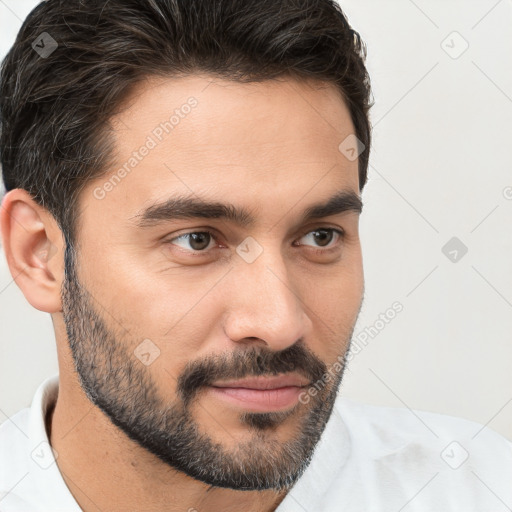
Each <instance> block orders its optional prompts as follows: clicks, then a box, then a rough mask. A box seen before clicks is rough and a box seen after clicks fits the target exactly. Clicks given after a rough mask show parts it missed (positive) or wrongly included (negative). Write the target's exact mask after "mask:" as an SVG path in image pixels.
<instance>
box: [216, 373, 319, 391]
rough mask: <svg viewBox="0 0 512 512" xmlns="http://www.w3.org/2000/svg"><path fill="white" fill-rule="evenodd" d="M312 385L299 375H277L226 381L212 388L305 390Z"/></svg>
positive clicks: (217, 383)
mask: <svg viewBox="0 0 512 512" xmlns="http://www.w3.org/2000/svg"><path fill="white" fill-rule="evenodd" d="M309 384H310V382H309V381H308V380H307V379H305V378H304V377H301V376H300V375H297V374H289V375H276V376H272V377H265V376H258V377H248V378H246V379H238V380H226V381H221V382H215V383H213V384H212V387H216V388H245V389H259V390H262V389H278V388H286V387H290V386H293V387H299V388H303V387H306V386H308V385H309Z"/></svg>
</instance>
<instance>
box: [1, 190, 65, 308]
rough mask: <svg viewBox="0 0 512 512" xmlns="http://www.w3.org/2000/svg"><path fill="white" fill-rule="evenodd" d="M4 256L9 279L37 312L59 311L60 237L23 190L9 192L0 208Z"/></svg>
mask: <svg viewBox="0 0 512 512" xmlns="http://www.w3.org/2000/svg"><path fill="white" fill-rule="evenodd" d="M0 226H1V231H2V242H3V248H4V251H5V257H6V260H7V264H8V266H9V270H10V273H11V276H12V277H13V279H14V281H15V282H16V284H17V285H18V287H19V288H20V290H21V291H22V293H23V295H24V296H25V298H26V299H27V300H28V302H29V303H30V304H31V305H32V306H33V307H34V308H36V309H38V310H39V311H44V312H47V313H57V312H60V311H62V305H61V297H60V290H61V283H62V278H63V268H62V261H61V259H62V258H61V255H62V247H63V243H62V240H63V237H62V233H61V231H60V229H59V228H58V226H57V223H56V221H55V219H54V218H53V217H52V215H51V214H50V213H49V212H48V211H47V210H46V209H45V208H44V207H42V206H40V205H39V204H37V203H36V202H35V201H34V199H33V198H32V196H31V195H30V194H29V193H28V192H27V191H26V190H23V189H14V190H11V191H9V192H8V193H7V194H6V195H5V197H4V199H3V201H2V207H1V209H0Z"/></svg>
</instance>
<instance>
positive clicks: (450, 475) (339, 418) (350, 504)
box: [0, 375, 512, 512]
mask: <svg viewBox="0 0 512 512" xmlns="http://www.w3.org/2000/svg"><path fill="white" fill-rule="evenodd" d="M57 393H58V375H54V376H53V377H50V378H48V379H46V380H45V381H44V382H43V383H42V384H41V385H40V386H39V388H38V389H37V391H36V393H35V396H34V399H33V401H32V405H31V407H30V408H25V409H23V410H21V411H20V412H18V413H17V414H15V415H14V416H12V417H11V418H10V419H8V420H7V421H5V422H4V423H3V424H2V425H1V426H0V511H1V512H35V511H38V512H39V511H41V512H80V510H81V509H80V507H79V506H78V504H77V503H76V501H75V499H74V498H73V495H72V494H71V493H70V491H69V489H68V487H67V486H66V483H65V482H64V480H63V478H62V475H61V474H60V472H59V468H58V466H57V464H56V463H55V456H54V454H53V452H52V449H51V447H50V445H49V443H48V436H47V433H46V429H45V422H44V418H45V415H46V411H47V409H48V407H49V406H50V405H51V404H52V403H53V402H55V400H56V398H57ZM57 458H58V454H57ZM507 510H509V511H510V510H512V443H511V442H510V441H508V440H506V439H505V438H503V437H501V436H500V435H498V434H497V433H495V432H493V431H492V430H490V429H488V428H484V427H482V426H481V425H479V424H477V423H474V422H470V421H467V420H463V419H459V418H453V417H451V416H445V415H441V414H434V413H427V412H419V411H412V410H408V409H395V408H389V407H378V406H371V405H366V404H360V403H357V402H354V401H352V400H348V399H346V398H342V397H339V398H338V400H337V402H336V404H335V407H334V409H333V413H332V415H331V417H330V419H329V422H328V423H327V427H326V429H325V431H324V433H323V434H322V437H321V439H320V441H319V443H318V445H317V448H316V450H315V453H314V456H313V460H312V461H311V464H310V465H309V466H308V468H307V470H306V472H305V473H304V474H303V475H302V477H301V478H300V479H299V481H298V482H297V483H296V484H295V486H294V487H293V488H292V490H291V491H290V492H289V493H288V495H287V496H286V498H285V499H284V500H283V501H282V503H281V504H280V505H279V507H278V508H277V512H356V511H357V512H402V511H403V512H427V511H428V512H447V511H454V512H455V511H456V512H506V511H507Z"/></svg>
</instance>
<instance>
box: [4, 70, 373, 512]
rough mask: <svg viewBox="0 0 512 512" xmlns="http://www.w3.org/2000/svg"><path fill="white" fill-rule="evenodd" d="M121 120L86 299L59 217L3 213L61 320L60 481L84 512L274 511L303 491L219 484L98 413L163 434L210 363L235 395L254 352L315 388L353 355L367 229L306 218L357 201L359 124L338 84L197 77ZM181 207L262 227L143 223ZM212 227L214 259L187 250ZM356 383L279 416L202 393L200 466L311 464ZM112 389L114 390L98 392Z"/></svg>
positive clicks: (85, 217)
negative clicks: (253, 250)
mask: <svg viewBox="0 0 512 512" xmlns="http://www.w3.org/2000/svg"><path fill="white" fill-rule="evenodd" d="M190 96H194V97H195V98H196V99H197V101H198V104H197V106H196V107H195V108H194V109H192V111H191V112H190V113H189V114H188V115H187V116H185V117H184V118H183V119H181V120H180V122H179V124H178V125H177V126H175V127H174V129H173V131H172V132H171V133H170V134H168V135H166V136H165V137H164V138H163V140H162V141H161V142H160V143H159V144H158V145H157V146H156V147H155V148H154V149H152V150H151V151H150V152H149V153H148V155H147V156H145V157H144V159H142V160H141V161H140V162H139V163H138V164H137V166H136V167H135V168H134V169H133V170H132V171H131V172H130V173H129V174H128V175H127V176H125V177H124V178H123V179H122V180H121V181H120V182H119V183H117V184H116V186H114V187H113V188H112V189H111V190H109V192H108V193H107V194H106V195H105V197H104V198H102V199H98V198H97V195H98V194H96V197H95V195H94V190H97V189H98V187H102V186H103V185H104V184H105V182H106V181H107V180H108V179H109V177H111V176H112V175H113V174H114V173H115V172H116V171H117V170H118V169H119V168H120V167H121V166H122V165H123V164H124V163H125V162H126V161H127V160H128V159H129V158H130V156H131V154H132V152H133V151H134V150H135V149H137V148H140V146H142V145H143V144H144V142H145V140H146V138H147V136H148V134H151V132H152V130H154V128H155V126H157V125H158V124H159V123H160V122H162V121H163V120H165V119H168V118H169V116H170V115H171V113H172V112H173V111H174V110H175V109H176V108H178V107H179V106H180V105H183V104H184V103H185V102H186V101H187V98H189V97H190ZM111 121H112V122H111V124H112V130H113V132H112V133H113V135H114V136H115V141H116V157H115V165H113V167H112V169H111V170H109V172H108V173H107V174H106V175H105V176H103V177H101V178H99V179H96V180H94V181H92V182H90V183H89V184H88V185H87V187H86V188H85V189H84V191H83V192H82V194H81V196H80V200H79V205H78V206H79V208H80V211H81V212H82V214H81V217H80V224H79V230H78V233H79V235H78V246H77V251H76V254H77V256H76V258H77V261H76V262H75V267H74V268H75V270H76V275H75V276H74V278H75V279H76V280H75V281H74V284H75V286H72V285H71V284H70V283H69V282H68V283H67V284H66V281H65V276H64V267H65V258H64V250H65V242H64V238H63V235H62V232H61V231H60V229H59V227H58V225H57V223H56V221H55V219H54V218H53V217H52V216H51V215H50V214H49V213H48V212H47V211H46V210H45V209H44V208H43V207H41V206H39V205H38V204H37V203H35V202H34V201H33V200H32V198H31V197H30V195H29V194H28V193H26V192H25V191H23V190H21V189H16V190H12V191H10V192H9V193H8V194H6V196H5V197H4V201H3V204H2V209H1V227H2V238H3V244H4V248H5V253H6V257H7V261H8V264H9V267H10V271H11V274H12V275H13V277H14V276H16V283H17V285H18V286H19V287H20V289H21V290H22V292H23V293H24V295H25V297H26V298H27V300H28V301H29V302H30V304H31V305H32V306H34V307H35V308H36V309H38V310H40V311H45V312H48V313H50V314H51V316H52V321H53V325H54V328H55V337H56V342H57V350H58V362H59V370H60V381H59V395H58V400H57V403H56V406H55V409H54V410H53V411H52V413H51V414H50V415H49V416H48V418H47V429H48V431H49V438H50V442H51V445H52V447H53V448H54V449H55V450H56V451H57V453H58V458H57V464H58V466H59V469H60V471H61V473H62V475H63V478H64V480H65V482H66V484H67V485H68V487H69V489H70V491H71V492H72V494H73V495H74V497H75V499H76V500H77V502H78V503H79V505H80V507H81V508H82V509H83V510H84V511H86V512H89V511H96V510H109V511H113V512H116V511H126V510H141V511H142V510H144V511H150V510H151V511H152V510H162V511H163V510H166V511H178V510H180V511H193V510H197V511H199V512H202V511H217V510H223V511H231V510H233V511H234V510H237V511H238V510H247V511H253V512H257V511H272V510H275V509H276V508H277V506H278V504H279V503H280V502H281V501H282V500H283V498H284V497H285V495H286V494H287V492H288V488H286V487H281V488H279V486H277V487H276V488H267V489H263V488H260V489H254V490H244V491H242V490H238V489H233V488H229V487H227V486H226V487H219V486H215V485H209V484H208V483H206V482H205V481H201V480H198V479H197V478H194V477H193V476H190V475H189V474H187V473H186V472H184V471H180V470H177V469H176V468H175V467H173V466H172V464H170V463H169V461H164V460H162V459H161V458H160V457H158V456H156V455H155V453H153V452H152V451H151V450H148V449H147V446H144V443H141V442H138V441H136V440H134V439H132V438H130V437H129V436H128V435H127V434H126V431H125V430H124V429H123V428H120V427H119V426H117V425H116V424H114V422H112V421H111V418H110V417H109V415H108V413H105V411H104V410H102V408H100V407H98V405H96V404H95V403H94V400H95V397H98V396H100V395H101V394H102V393H103V397H104V398H106V400H108V401H110V405H112V406H114V405H119V403H120V402H121V401H124V402H123V403H127V404H128V406H129V410H130V411H132V413H133V414H132V416H131V417H139V418H141V419H142V420H144V419H145V420H147V422H148V423H147V424H146V426H147V427H148V428H149V426H151V425H154V423H151V421H152V420H156V419H157V418H160V419H162V418H163V415H162V416H158V414H160V412H159V411H160V409H158V407H162V410H163V409H165V410H166V411H167V412H169V418H171V417H172V418H175V417H180V416H179V415H180V414H181V415H183V414H184V411H185V409H184V408H183V407H182V406H183V401H182V400H180V396H181V395H180V394H179V392H178V388H179V382H183V381H180V378H181V379H183V377H184V376H186V375H189V374H190V373H187V372H188V371H189V370H190V369H192V370H194V369H198V368H202V367H201V366H200V365H201V364H202V363H204V362H205V361H210V362H211V364H212V366H211V368H210V369H211V372H212V373H211V375H212V376H213V377H214V378H215V379H219V378H220V379H222V378H223V377H231V376H233V375H234V373H233V372H234V369H235V367H236V364H237V363H240V361H242V357H243V355H244V354H245V355H246V356H247V357H248V359H247V365H246V366H242V368H252V364H253V363H254V364H255V361H256V355H257V354H266V355H267V356H268V359H265V361H266V363H268V366H265V368H264V373H265V375H269V372H267V370H269V371H270V369H271V363H276V361H278V359H277V354H288V353H290V354H291V355H292V359H291V360H292V362H293V363H294V368H295V369H296V370H298V371H299V373H302V375H305V376H307V377H308V378H309V379H310V380H313V379H314V378H315V380H316V377H317V376H318V375H321V374H322V370H323V371H325V369H327V368H330V367H331V366H332V365H333V364H334V363H335V362H336V361H337V360H339V357H342V356H343V355H344V354H345V353H346V351H347V349H348V347H349V343H350V338H351V336H352V332H353V329H354V325H355V323H356V320H357V316H358V313H359V310H360V308H361V304H362V300H363V293H364V278H363V266H362V255H361V246H360V240H359V227H358V223H359V213H358V212H356V211H346V212H344V213H340V214H336V215H332V216H329V217H324V218H321V219H315V220H312V221H308V222H307V223H305V224H304V223H300V218H301V214H302V212H303V211H304V210H305V209H306V208H308V207H309V206H311V205H313V204H316V203H321V202H325V201H327V199H328V198H330V197H331V196H332V195H333V194H334V193H335V192H336V191H339V190H347V191H352V192H354V193H355V194H357V195H359V182H358V172H357V160H355V161H351V160H349V159H347V158H345V156H344V155H343V154H342V153H341V152H340V151H339V149H338V146H339V144H340V142H342V141H343V140H344V139H345V138H346V137H347V136H348V135H349V134H352V133H354V127H353V124H352V121H351V119H350V114H349V112H348V109H347V107H346V105H345V103H344V102H343V100H342V98H341V95H340V93H339V91H338V90H337V89H336V88H335V87H334V86H333V85H331V84H322V83H319V82H309V81H305V80H300V81H297V80H296V79H293V78H281V79H280V80H273V81H265V82H261V83H253V84H241V83H236V82H230V81H226V80H220V79H213V78H212V77H210V76H207V75H199V74H198V75H194V76H189V77H184V78H180V79H174V78H173V79H162V78H158V79H156V78H151V79H148V80H146V81H145V82H143V83H142V84H140V85H139V86H138V87H137V89H136V90H135V91H134V92H133V94H132V95H131V96H130V98H129V99H128V101H127V103H126V105H125V108H124V110H123V111H122V112H121V113H120V114H119V115H118V116H116V117H115V118H113V119H112V120H111ZM176 194H187V195H193V196H194V197H201V198H204V199H208V200H217V201H220V202H227V201H228V202H230V203H232V204H234V205H236V206H239V207H244V208H246V209H247V210H248V211H249V212H250V213H251V214H252V215H253V216H254V217H255V223H254V224H253V225H251V226H249V227H241V226H238V225H236V224H235V223H233V222H231V221H227V220H225V219H180V220H169V221H166V222H162V223H160V224H155V225H154V226H151V227H146V228H140V227H138V226H137V225H136V219H137V218H138V217H137V214H138V213H139V212H140V211H141V210H142V209H143V208H145V207H147V206H148V205H150V204H152V203H153V202H155V201H158V200H163V199H167V198H168V197H171V196H175V195H176ZM321 228H334V229H341V230H343V231H344V232H345V235H344V237H343V238H340V237H337V235H336V233H332V239H331V238H329V237H327V238H326V241H325V245H326V246H327V247H324V246H323V245H321V243H322V239H321V238H315V236H314V233H315V231H316V230H318V229H321ZM205 229H207V230H209V231H212V233H213V234H214V238H211V239H210V240H211V241H210V243H209V244H208V240H207V241H206V243H205V244H204V245H208V247H207V249H206V250H204V249H203V251H205V252H201V253H200V254H199V251H194V247H197V246H198V245H194V244H193V243H192V245H191V238H190V237H188V238H187V237H185V238H180V239H179V240H177V239H176V237H178V236H180V235H183V234H185V233H197V232H200V233H201V232H204V231H205ZM328 234H329V233H328ZM249 236H250V237H252V238H253V239H254V240H256V241H257V243H258V244H259V245H260V246H261V248H262V249H263V252H262V253H261V254H260V255H259V256H258V257H257V258H256V259H255V260H254V261H253V262H251V263H248V262H247V261H245V260H244V259H243V258H242V257H240V255H239V254H238V253H237V252H236V248H237V247H238V246H239V245H240V244H241V243H242V242H243V241H244V240H245V239H246V238H247V237H249ZM171 239H173V240H172V242H170V240H171ZM329 248H334V249H331V250H330V251H327V249H329ZM315 250H320V252H319V253H315ZM321 251H323V253H322V252H321ZM194 252H196V255H193V253H194ZM62 287H64V294H62V293H61V292H62ZM80 291H81V292H82V295H80ZM78 306H80V307H78ZM81 320H83V322H81ZM95 322H96V324H95ZM93 325H96V327H97V328H96V330H95V329H93V328H92V326H93ZM66 327H68V331H66ZM102 328H103V330H102ZM70 333H71V336H70ZM70 338H71V339H70ZM147 339H149V340H151V343H152V344H153V345H150V346H151V347H158V350H159V354H158V357H156V358H155V359H154V361H152V362H151V364H149V365H145V364H142V363H141V361H140V359H138V358H137V357H136V356H135V355H134V351H135V350H136V349H137V347H138V346H139V345H140V343H141V342H142V341H143V340H147ZM70 344H71V345H72V346H74V347H75V348H74V350H71V348H70ZM151 350H153V349H151ZM222 357H225V358H226V359H225V361H226V363H225V365H224V366H222V365H221V361H222ZM77 363H78V366H79V371H78V372H77V370H76V367H75V364H77ZM266 363H265V364H266ZM187 364H188V365H189V366H187ZM276 364H278V363H276ZM315 364H316V366H315ZM278 367H279V368H281V367H280V366H279V365H278ZM113 369H117V375H118V376H119V380H118V381H116V379H115V377H113V375H114V374H116V373H115V372H114V371H113ZM127 369H132V370H133V373H131V374H128V373H126V372H128V370H127ZM317 371H320V373H319V374H317V373H315V372H317ZM123 372H124V373H123ZM199 373H200V372H199ZM248 375H249V373H246V374H244V376H248ZM341 376H342V372H338V377H337V379H335V380H334V381H333V382H330V383H327V384H326V385H325V387H324V388H323V390H322V391H321V392H320V393H318V395H316V396H312V397H311V399H310V401H309V402H308V403H307V404H306V403H304V404H303V403H300V402H298V403H296V404H295V405H294V407H293V409H292V408H290V407H289V408H288V409H286V410H283V411H282V413H281V414H276V415H266V416H265V415H260V416H258V415H257V414H254V411H252V412H253V414H252V415H251V414H250V413H251V411H248V410H247V409H244V408H243V407H241V406H239V405H233V404H231V403H227V402H225V401H223V400H221V399H219V398H218V397H216V396H215V395H213V394H212V393H210V392H209V388H207V387H206V386H201V385H196V388H194V389H193V391H194V393H191V395H190V397H191V401H190V403H189V404H188V406H187V409H186V412H187V414H188V419H189V420H190V422H192V424H194V425H196V426H197V427H198V429H199V431H200V432H201V433H202V434H204V435H206V436H207V438H208V439H209V440H210V441H211V444H209V445H202V448H203V449H202V450H200V451H201V453H203V452H204V454H205V457H206V456H207V455H209V453H210V452H209V451H208V449H210V450H211V449H213V448H212V446H214V445H217V449H218V450H220V452H219V453H221V454H222V461H224V462H225V463H226V467H225V468H224V469H225V470H226V471H228V470H230V469H231V470H233V467H230V466H229V465H228V463H229V462H230V461H232V462H233V463H234V464H236V463H237V462H240V461H247V463H248V466H247V467H248V468H249V471H256V469H257V467H256V465H255V464H254V463H251V462H250V461H255V460H259V461H260V467H259V470H260V473H259V474H260V476H261V475H265V474H267V473H268V472H269V471H270V470H271V467H272V464H271V460H272V453H277V454H278V458H279V456H281V455H283V454H286V453H288V452H285V451H284V448H283V447H285V446H291V444H290V443H293V442H294V441H295V445H294V447H295V449H296V451H295V452H294V453H295V455H296V456H299V455H300V457H302V456H303V457H304V458H305V459H306V458H307V457H306V456H307V454H308V450H307V449H306V448H307V443H308V442H309V443H311V444H312V446H311V450H310V451H312V449H313V448H314V445H315V444H316V442H317V440H318V436H319V435H320V434H321V432H322V431H323V428H324V426H325V424H324V421H327V419H328V418H329V416H330V412H331V408H332V404H333V401H334V398H335V396H336V392H337V389H338V387H339V385H340V382H341ZM101 378H104V379H106V381H108V382H109V383H110V385H109V384H107V385H104V386H103V387H102V388H101V389H100V385H99V382H100V379H101ZM87 379H89V381H88V384H90V385H91V386H92V387H93V388H94V389H90V390H89V394H88V393H86V391H84V389H83V387H82V386H81V383H82V384H84V382H85V381H86V380H87ZM95 393H96V394H95ZM322 404H323V405H322ZM156 406H158V407H156ZM173 407H174V408H173ZM315 407H316V409H315ZM111 412H112V413H113V414H117V413H119V409H115V407H113V408H112V410H111ZM171 412H172V415H171V414H170V413H171ZM162 414H163V413H162ZM134 415H135V416H134ZM137 415H138V416H137ZM128 416H129V415H128ZM258 418H259V419H260V420H261V421H260V423H258ZM312 418H317V420H318V422H317V424H316V426H315V429H316V437H315V435H311V433H310V434H308V435H305V434H304V427H305V425H306V424H307V421H308V420H309V421H310V422H311V421H312ZM142 420H141V421H142ZM309 425H313V423H310V424H309ZM126 428H129V427H126ZM169 428H170V427H169ZM148 432H149V433H150V434H153V433H154V429H150V430H148ZM301 433H302V437H301ZM203 437H204V436H203ZM189 441H190V439H189ZM191 442H192V443H194V442H195V443H196V444H192V445H191V446H193V447H196V448H197V447H198V446H199V445H198V444H197V442H198V440H197V439H192V440H191ZM300 447H302V448H304V451H303V452H301V451H300ZM237 449H238V451H236V452H235V450H237ZM187 453H189V452H187ZM190 453H194V452H190ZM195 453H198V451H196V452H195ZM290 453H291V452H290ZM281 458H282V457H281ZM282 460H285V461H286V458H284V459H283V458H282ZM98 461H101V463H98ZM295 462H296V463H297V462H300V461H295ZM302 462H304V465H305V466H307V461H306V460H304V461H302ZM219 463H220V462H219ZM283 464H284V465H283V467H282V468H281V469H282V470H283V471H284V470H287V469H290V471H292V470H293V469H296V470H297V471H298V469H299V467H298V466H297V467H295V466H294V464H293V463H292V460H291V459H290V460H288V461H287V462H283ZM295 465H297V464H295ZM303 469H304V468H303ZM284 472H285V473H286V471H284ZM269 474H271V473H269ZM295 476H297V475H295ZM270 480H271V479H270ZM106 482H108V485H106Z"/></svg>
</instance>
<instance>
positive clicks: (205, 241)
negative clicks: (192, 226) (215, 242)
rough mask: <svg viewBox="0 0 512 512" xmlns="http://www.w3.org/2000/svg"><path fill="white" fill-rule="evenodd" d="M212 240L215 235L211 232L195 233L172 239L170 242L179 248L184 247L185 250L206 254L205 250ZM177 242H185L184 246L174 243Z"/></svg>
mask: <svg viewBox="0 0 512 512" xmlns="http://www.w3.org/2000/svg"><path fill="white" fill-rule="evenodd" d="M212 239H213V235H212V233H210V232H209V231H193V232H190V233H184V234H182V235H180V236H177V237H176V238H172V239H171V240H169V243H173V245H178V247H182V248H183V249H185V250H192V251H199V252H205V251H204V250H205V249H206V248H207V247H208V246H209V245H210V242H211V241H212ZM175 240H184V245H179V244H177V243H174V241H175Z"/></svg>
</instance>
